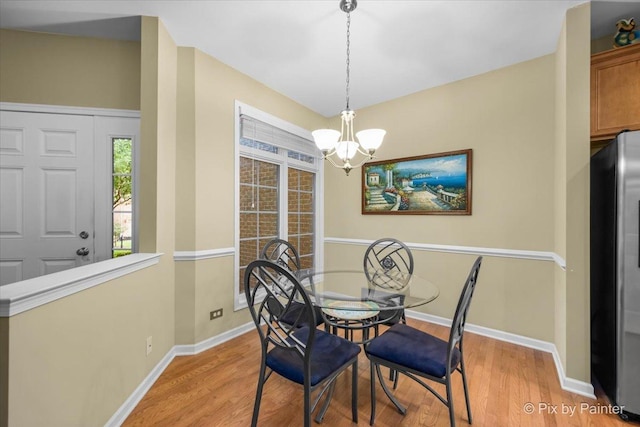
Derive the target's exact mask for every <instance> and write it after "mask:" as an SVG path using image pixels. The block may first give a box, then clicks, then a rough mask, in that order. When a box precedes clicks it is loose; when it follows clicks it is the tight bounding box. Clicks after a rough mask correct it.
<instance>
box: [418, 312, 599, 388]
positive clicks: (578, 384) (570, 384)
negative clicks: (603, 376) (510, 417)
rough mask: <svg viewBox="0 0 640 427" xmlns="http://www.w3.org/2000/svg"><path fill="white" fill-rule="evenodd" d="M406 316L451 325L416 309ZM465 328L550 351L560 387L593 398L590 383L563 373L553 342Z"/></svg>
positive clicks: (486, 329) (507, 333)
mask: <svg viewBox="0 0 640 427" xmlns="http://www.w3.org/2000/svg"><path fill="white" fill-rule="evenodd" d="M406 315H407V317H410V318H412V319H417V320H422V321H424V322H430V323H435V324H437V325H442V326H448V327H450V326H451V319H447V318H444V317H440V316H434V315H432V314H425V313H419V312H417V311H412V310H407V311H406ZM465 330H466V331H468V332H471V333H474V334H478V335H482V336H485V337H489V338H493V339H496V340H499V341H505V342H509V343H512V344H516V345H520V346H523V347H528V348H533V349H535V350H540V351H544V352H545V353H551V355H552V356H553V362H554V363H555V365H556V372H557V374H558V380H559V381H560V387H562V389H563V390H566V391H569V392H571V393H576V394H579V395H581V396H584V397H589V398H591V399H595V398H596V396H595V391H594V389H593V385H591V384H590V383H587V382H584V381H580V380H576V379H573V378H568V377H567V376H566V375H565V372H564V368H563V366H562V362H561V360H560V354H559V353H558V349H557V347H556V345H555V344H553V343H550V342H547V341H541V340H537V339H534V338H528V337H523V336H521V335H516V334H512V333H510V332H503V331H499V330H497V329H491V328H485V327H484V326H477V325H472V324H470V323H468V324H467V325H466V326H465Z"/></svg>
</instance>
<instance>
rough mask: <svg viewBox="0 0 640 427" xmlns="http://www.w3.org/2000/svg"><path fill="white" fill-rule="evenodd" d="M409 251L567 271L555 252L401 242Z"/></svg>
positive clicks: (349, 241)
mask: <svg viewBox="0 0 640 427" xmlns="http://www.w3.org/2000/svg"><path fill="white" fill-rule="evenodd" d="M324 243H325V244H326V243H334V244H340V245H359V246H369V245H370V244H371V243H373V240H364V239H345V238H341V237H325V238H324ZM403 243H404V244H405V245H407V246H408V247H409V248H410V249H412V250H415V251H430V252H445V253H454V254H465V255H482V256H493V257H500V258H518V259H531V260H537V261H553V262H555V263H556V264H557V265H558V267H560V268H561V269H562V270H566V269H567V262H566V261H565V260H564V258H562V257H561V256H560V255H558V254H556V253H555V252H545V251H528V250H520V249H502V248H483V247H478V246H455V245H436V244H432V243H412V242H403Z"/></svg>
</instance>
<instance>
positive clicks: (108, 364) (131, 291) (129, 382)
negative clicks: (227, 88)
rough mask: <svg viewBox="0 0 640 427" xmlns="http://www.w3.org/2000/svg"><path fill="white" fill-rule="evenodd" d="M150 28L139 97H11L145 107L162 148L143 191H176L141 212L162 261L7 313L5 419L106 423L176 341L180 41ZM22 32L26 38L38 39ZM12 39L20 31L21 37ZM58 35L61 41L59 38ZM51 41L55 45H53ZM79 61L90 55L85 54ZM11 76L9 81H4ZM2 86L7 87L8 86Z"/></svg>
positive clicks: (2, 363)
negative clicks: (149, 221)
mask: <svg viewBox="0 0 640 427" xmlns="http://www.w3.org/2000/svg"><path fill="white" fill-rule="evenodd" d="M142 32H143V33H142V45H143V46H144V49H143V50H144V51H145V55H144V58H145V60H144V65H143V66H142V67H141V66H140V61H141V55H140V49H139V48H138V49H137V52H138V53H137V56H136V58H135V61H137V63H138V65H137V67H138V70H139V71H138V76H137V77H136V81H138V82H139V81H140V80H141V78H140V74H142V76H143V77H142V81H143V82H144V87H142V88H140V86H139V83H138V89H137V90H138V94H137V95H136V102H135V104H131V105H128V104H126V103H124V102H118V103H115V104H110V103H109V102H102V101H101V100H99V99H97V98H92V97H86V98H85V97H83V96H79V97H77V98H73V100H71V101H69V100H68V99H67V98H64V97H58V96H57V95H56V94H55V93H52V94H50V95H47V97H49V96H51V98H44V97H43V98H39V99H37V100H36V99H33V98H30V97H28V96H27V97H26V98H25V99H13V98H12V99H10V101H12V102H38V103H42V102H48V103H52V104H58V105H61V104H66V103H67V102H70V103H72V104H73V105H84V106H91V107H113V108H140V109H141V114H142V117H143V119H142V124H141V127H142V132H141V139H142V142H141V145H142V147H141V148H142V152H143V153H149V152H153V153H154V155H153V156H147V157H146V158H145V160H144V162H142V165H141V167H142V169H143V174H142V179H141V182H140V185H141V188H140V191H141V193H143V194H145V193H146V194H148V193H151V192H154V193H155V192H156V191H158V190H157V189H168V190H169V191H167V192H165V193H162V194H159V195H157V196H155V195H154V196H153V197H149V198H148V199H147V200H151V201H152V203H146V205H145V210H144V213H143V214H142V218H141V219H142V222H144V220H145V215H146V216H149V217H153V218H154V221H155V223H156V224H157V227H156V228H155V229H154V230H152V231H151V232H149V233H148V234H147V235H145V236H144V238H143V240H144V241H143V244H144V245H146V246H147V247H148V248H149V250H150V251H153V252H155V251H158V252H163V253H165V255H163V256H162V257H161V259H160V262H159V264H157V265H154V266H152V267H148V268H146V269H144V270H141V271H138V272H136V273H133V274H130V275H128V276H125V277H122V278H119V279H117V280H113V281H110V282H106V283H104V284H102V285H100V286H98V287H95V288H91V289H88V290H85V291H83V292H80V293H77V294H74V295H72V296H70V297H67V298H63V299H60V300H57V301H55V302H51V303H49V304H46V305H43V306H40V307H38V308H36V309H32V310H29V311H26V312H23V313H20V314H17V315H14V316H12V317H10V318H3V319H1V324H0V328H1V329H0V339H2V342H1V344H0V347H2V348H3V349H7V350H6V353H7V355H6V356H5V352H4V351H3V352H2V353H0V373H2V374H0V380H1V381H2V384H1V385H0V389H4V390H8V393H7V394H4V393H3V395H2V400H3V402H2V404H0V409H1V410H2V413H1V414H0V425H9V426H38V425H47V426H64V427H68V426H87V425H104V424H105V423H106V422H107V421H108V420H109V418H111V416H112V415H113V414H114V413H115V412H116V411H117V410H118V408H120V406H121V405H122V404H123V402H124V401H125V400H126V399H127V398H128V397H129V396H130V395H131V394H132V393H133V391H134V390H135V389H136V387H138V386H139V385H140V384H141V383H142V381H143V380H144V379H145V377H146V376H147V375H148V374H149V372H150V371H151V370H152V369H153V368H154V367H155V366H156V365H157V364H158V362H159V361H160V360H161V359H162V358H163V357H164V356H165V355H166V354H167V353H168V352H169V350H170V349H171V348H172V347H173V346H174V343H175V332H174V329H175V319H174V313H175V301H174V280H173V277H174V274H175V273H174V263H173V259H172V258H173V257H172V253H173V250H174V247H175V242H174V240H175V238H174V229H175V227H174V225H175V215H174V206H175V196H174V191H173V189H174V182H175V160H174V159H175V135H176V129H175V117H176V114H175V109H176V99H175V98H176V93H175V92H176V89H175V87H176V75H175V69H176V47H175V44H174V43H173V41H172V40H171V37H170V36H169V34H168V33H167V32H166V30H165V29H164V27H163V26H162V24H161V23H160V22H158V20H157V19H153V18H144V19H143V21H142ZM23 35H24V36H25V37H27V39H30V37H31V36H32V34H30V33H24V34H23ZM12 36H16V38H18V37H17V34H12ZM38 37H42V35H38ZM51 37H53V38H55V39H56V40H58V39H57V36H51ZM65 39H66V38H65ZM76 41H79V40H73V41H72V42H71V43H70V44H66V43H65V44H59V45H57V47H56V48H57V49H60V50H61V51H62V55H60V56H63V57H65V56H67V55H68V54H69V53H68V52H67V51H66V50H68V49H70V50H73V49H75V42H76ZM93 41H94V40H93V39H91V40H89V41H87V40H84V42H88V43H89V42H93ZM5 42H6V39H4V37H3V43H5ZM84 42H81V43H80V44H84ZM89 44H91V43H89ZM42 45H43V46H46V47H47V48H51V47H50V45H49V43H43V44H42ZM3 47H6V46H5V45H3ZM100 47H101V43H97V44H96V45H93V49H96V50H97V49H99V48H100ZM9 49H11V48H10V47H9ZM93 49H88V50H89V51H91V50H93ZM77 53H78V54H84V53H85V51H80V52H77ZM107 56H108V55H107ZM2 60H3V65H2V66H3V67H6V68H10V67H9V66H14V67H17V68H20V67H21V66H22V63H21V62H19V61H18V62H13V63H11V64H7V63H5V62H4V60H5V58H3V59H2ZM30 60H33V58H30ZM75 61H76V62H77V63H79V64H81V63H84V62H90V61H86V60H85V59H83V58H82V57H81V56H80V58H76V60H75ZM172 69H173V72H172ZM73 78H74V76H73V75H67V74H61V75H57V76H56V78H55V79H54V80H53V81H52V84H59V85H61V86H69V85H71V82H69V81H67V79H73ZM120 79H121V80H122V81H121V83H122V84H124V83H127V81H128V80H129V79H130V75H129V74H127V73H124V74H123V75H122V76H120ZM115 80H116V81H117V80H118V79H117V78H116V79H115ZM6 83H7V82H6V80H5V81H3V85H4V84H6ZM172 88H173V89H172ZM0 89H1V91H2V93H3V94H4V93H5V91H4V89H5V87H4V86H2V88H0ZM100 89H101V88H99V89H96V91H98V92H99V91H100ZM43 91H44V90H43ZM140 92H142V95H140ZM140 99H141V101H140ZM5 100H6V101H9V99H3V101H5ZM149 336H151V337H153V352H152V353H151V354H150V355H149V356H147V355H146V339H147V337H149ZM5 372H6V373H7V374H6V375H5V374H4V373H5ZM34 408H37V410H34Z"/></svg>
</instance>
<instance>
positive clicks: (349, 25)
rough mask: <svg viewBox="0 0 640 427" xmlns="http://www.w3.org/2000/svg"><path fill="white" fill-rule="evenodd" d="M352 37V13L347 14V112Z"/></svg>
mask: <svg viewBox="0 0 640 427" xmlns="http://www.w3.org/2000/svg"><path fill="white" fill-rule="evenodd" d="M350 36H351V13H349V12H347V110H348V109H349V69H350V65H351V63H350V60H349V54H350V47H351V42H350Z"/></svg>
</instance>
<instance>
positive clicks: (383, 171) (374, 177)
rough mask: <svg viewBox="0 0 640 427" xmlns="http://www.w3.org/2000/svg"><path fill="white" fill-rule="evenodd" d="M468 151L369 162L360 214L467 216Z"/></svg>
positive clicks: (470, 152)
mask: <svg viewBox="0 0 640 427" xmlns="http://www.w3.org/2000/svg"><path fill="white" fill-rule="evenodd" d="M472 153H473V151H472V150H471V149H467V150H459V151H450V152H446V153H437V154H429V155H424V156H416V157H405V158H401V159H393V160H383V161H378V162H370V163H367V164H365V165H364V166H363V168H362V181H363V187H362V213H363V214H405V215H471V164H472Z"/></svg>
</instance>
